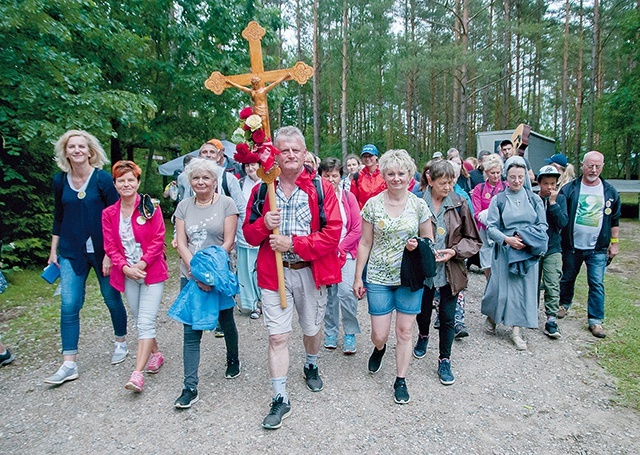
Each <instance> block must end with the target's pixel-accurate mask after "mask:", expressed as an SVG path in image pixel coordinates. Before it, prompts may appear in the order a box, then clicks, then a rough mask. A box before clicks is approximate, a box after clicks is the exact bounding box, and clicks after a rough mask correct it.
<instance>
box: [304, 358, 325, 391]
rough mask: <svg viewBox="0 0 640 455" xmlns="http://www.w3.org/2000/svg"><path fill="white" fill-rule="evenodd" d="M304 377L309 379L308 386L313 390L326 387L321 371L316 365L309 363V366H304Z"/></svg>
mask: <svg viewBox="0 0 640 455" xmlns="http://www.w3.org/2000/svg"><path fill="white" fill-rule="evenodd" d="M304 378H305V380H306V381H307V387H308V388H309V390H311V391H312V392H320V391H321V390H322V389H323V388H324V384H323V383H322V378H321V377H320V372H319V371H318V367H317V366H316V365H309V368H307V367H304Z"/></svg>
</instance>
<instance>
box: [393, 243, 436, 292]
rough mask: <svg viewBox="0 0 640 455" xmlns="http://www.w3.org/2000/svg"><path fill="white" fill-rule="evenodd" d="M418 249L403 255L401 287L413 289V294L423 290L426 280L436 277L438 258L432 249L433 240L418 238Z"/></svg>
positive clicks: (405, 252) (405, 250) (406, 251)
mask: <svg viewBox="0 0 640 455" xmlns="http://www.w3.org/2000/svg"><path fill="white" fill-rule="evenodd" d="M416 239H417V240H418V248H416V249H415V250H413V251H409V250H407V249H406V248H405V249H404V252H403V253H402V264H401V265H400V285H401V286H406V287H408V288H411V292H416V291H417V290H419V289H422V286H423V284H424V279H425V278H426V277H433V276H435V275H436V258H435V256H434V255H433V250H432V249H431V244H432V243H431V240H430V239H422V238H419V237H416Z"/></svg>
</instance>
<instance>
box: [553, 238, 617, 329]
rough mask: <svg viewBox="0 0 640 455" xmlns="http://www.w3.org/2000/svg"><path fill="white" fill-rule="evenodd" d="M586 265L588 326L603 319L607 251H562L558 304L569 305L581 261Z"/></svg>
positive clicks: (567, 306) (599, 322) (566, 306)
mask: <svg viewBox="0 0 640 455" xmlns="http://www.w3.org/2000/svg"><path fill="white" fill-rule="evenodd" d="M583 262H584V263H585V265H586V266H587V284H588V285H589V297H588V298H587V317H588V318H589V326H592V325H596V324H602V320H603V319H604V271H605V268H606V266H607V252H606V251H604V250H601V251H596V250H574V251H567V252H564V251H563V252H562V279H561V280H560V305H563V306H564V307H565V308H567V309H568V308H569V307H570V306H571V302H572V301H573V294H574V290H575V285H576V277H577V276H578V273H579V272H580V267H582V263H583Z"/></svg>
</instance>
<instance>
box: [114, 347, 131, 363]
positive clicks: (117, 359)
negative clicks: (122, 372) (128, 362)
mask: <svg viewBox="0 0 640 455" xmlns="http://www.w3.org/2000/svg"><path fill="white" fill-rule="evenodd" d="M115 346H116V348H115V349H114V351H113V357H111V365H117V364H119V363H122V362H124V359H125V358H126V357H127V355H129V349H127V345H126V344H125V345H124V346H120V345H119V344H118V343H115Z"/></svg>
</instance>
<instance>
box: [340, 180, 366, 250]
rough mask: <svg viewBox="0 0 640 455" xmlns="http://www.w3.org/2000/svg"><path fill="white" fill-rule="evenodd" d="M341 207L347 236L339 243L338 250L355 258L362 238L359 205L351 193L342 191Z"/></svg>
mask: <svg viewBox="0 0 640 455" xmlns="http://www.w3.org/2000/svg"><path fill="white" fill-rule="evenodd" d="M342 205H343V206H344V211H345V213H346V214H347V235H346V236H345V237H344V239H342V242H340V248H342V249H343V250H344V251H345V252H346V253H350V254H351V257H353V258H355V257H356V256H357V255H358V243H359V242H360V237H361V236H362V217H361V216H360V205H359V204H358V199H356V196H355V195H354V194H353V193H351V192H349V191H344V190H342Z"/></svg>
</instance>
